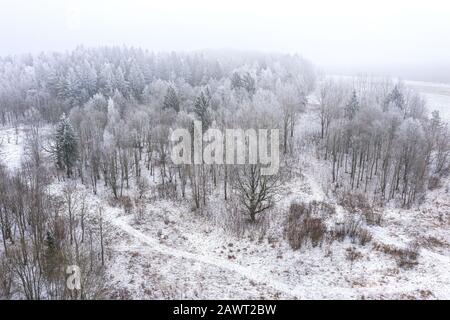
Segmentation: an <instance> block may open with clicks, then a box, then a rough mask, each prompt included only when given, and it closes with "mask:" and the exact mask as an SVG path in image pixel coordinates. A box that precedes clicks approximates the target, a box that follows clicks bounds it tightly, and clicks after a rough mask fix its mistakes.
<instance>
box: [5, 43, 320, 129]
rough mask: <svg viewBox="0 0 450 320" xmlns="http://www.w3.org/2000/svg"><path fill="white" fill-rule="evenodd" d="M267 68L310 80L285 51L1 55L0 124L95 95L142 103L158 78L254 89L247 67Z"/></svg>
mask: <svg viewBox="0 0 450 320" xmlns="http://www.w3.org/2000/svg"><path fill="white" fill-rule="evenodd" d="M278 69H279V70H278ZM267 70H276V72H277V73H280V72H281V73H286V70H289V72H290V73H291V74H301V75H302V76H303V77H304V78H305V79H304V80H306V83H307V85H308V86H312V85H313V84H314V77H315V75H314V71H313V67H312V66H311V64H310V63H308V62H307V61H306V60H304V59H302V58H301V57H298V56H290V55H264V54H259V53H251V52H248V53H242V52H241V53H238V52H215V51H204V52H196V53H152V52H148V51H144V50H142V49H136V48H127V47H103V48H94V49H89V48H84V47H79V48H77V49H76V50H74V51H72V52H66V53H42V54H39V55H23V56H13V57H4V58H0V123H2V124H6V123H11V122H15V121H20V120H24V119H27V118H30V117H31V116H34V117H40V118H42V119H43V120H45V121H52V122H55V121H57V120H58V119H59V117H60V115H61V114H62V113H63V112H65V113H69V112H70V109H71V108H73V107H76V106H83V105H84V104H85V103H87V102H88V101H89V100H90V99H91V98H93V97H94V96H95V95H97V94H99V95H102V96H103V97H105V98H106V99H108V98H109V97H113V96H115V97H116V99H119V98H120V99H124V100H126V101H129V102H131V103H134V104H140V103H145V102H148V100H149V98H150V96H151V95H152V92H153V91H154V90H155V88H154V87H155V86H158V81H163V82H171V83H176V86H177V87H178V88H181V87H190V88H194V87H198V86H204V85H207V84H210V83H212V82H215V81H220V80H222V79H223V78H230V79H232V84H233V86H235V87H241V86H242V87H247V89H249V90H254V89H255V83H253V82H254V81H255V74H251V72H257V73H260V72H264V71H267ZM233 73H234V75H233ZM251 86H253V88H251ZM309 89H312V88H309Z"/></svg>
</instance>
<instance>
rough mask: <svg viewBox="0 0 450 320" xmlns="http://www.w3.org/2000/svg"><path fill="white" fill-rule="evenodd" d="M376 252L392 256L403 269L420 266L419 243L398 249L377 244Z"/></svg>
mask: <svg viewBox="0 0 450 320" xmlns="http://www.w3.org/2000/svg"><path fill="white" fill-rule="evenodd" d="M374 248H375V250H378V251H381V252H383V253H385V254H388V255H391V256H392V257H394V259H395V260H396V261H397V265H398V266H399V267H401V268H405V269H409V268H412V267H414V266H415V265H417V264H418V261H417V260H418V258H419V249H420V246H419V244H418V243H417V242H413V243H410V244H409V245H408V246H407V247H406V248H398V247H395V246H392V245H387V244H376V245H375V246H374Z"/></svg>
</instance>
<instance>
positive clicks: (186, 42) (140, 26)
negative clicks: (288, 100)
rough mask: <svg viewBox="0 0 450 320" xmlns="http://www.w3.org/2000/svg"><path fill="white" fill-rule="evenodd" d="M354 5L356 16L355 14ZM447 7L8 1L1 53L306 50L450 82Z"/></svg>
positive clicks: (366, 67)
mask: <svg viewBox="0 0 450 320" xmlns="http://www.w3.org/2000/svg"><path fill="white" fill-rule="evenodd" d="M350 9H351V10H350ZM449 9H450V7H449V6H448V5H446V4H445V2H442V1H431V2H430V1H428V2H426V3H425V2H423V1H398V2H396V3H389V2H388V1H382V2H381V3H380V2H377V3H376V4H375V3H361V2H359V1H351V0H347V1H344V2H343V3H334V2H332V1H326V0H322V1H318V2H315V3H304V2H290V1H281V2H280V3H279V5H277V6H276V7H273V6H271V5H270V2H265V1H262V2H260V1H247V2H245V3H240V2H239V1H229V2H227V4H225V3H212V2H209V1H202V0H195V1H189V2H186V3H185V2H182V1H176V0H172V1H165V2H164V3H159V2H152V3H146V2H143V1H131V2H129V3H127V5H125V4H123V3H120V1H96V2H92V1H91V2H90V1H85V0H70V1H53V0H41V1H35V2H32V3H29V2H28V1H26V2H25V1H23V0H22V1H16V2H15V3H13V4H8V5H4V6H3V8H2V11H1V13H0V18H1V19H0V21H1V22H0V27H1V28H2V29H3V30H11V32H2V33H0V41H1V42H2V44H3V45H2V47H1V48H0V56H2V57H5V56H9V55H21V54H27V53H32V54H38V53H40V52H53V51H55V52H64V51H71V50H73V49H75V48H76V47H77V46H79V45H83V46H85V47H98V46H122V45H125V46H128V47H139V48H142V49H145V50H149V51H155V52H172V51H176V52H178V51H183V52H186V51H187V52H192V51H201V50H209V49H212V50H223V49H226V50H239V51H258V52H265V53H285V54H299V55H301V56H303V57H304V58H306V59H309V60H311V61H312V62H313V63H314V64H315V65H316V66H317V67H318V68H320V69H322V70H323V71H324V72H325V73H327V74H343V75H354V74H361V73H363V74H371V75H377V76H392V77H400V78H404V79H408V80H422V81H435V82H450V76H449V75H448V74H447V72H446V71H445V70H448V68H449V67H450V62H449V60H448V57H449V56H450V45H449V44H448V41H443V39H445V37H446V35H447V34H448V32H450V22H449V21H448V19H447V17H448V16H449V15H450V10H449Z"/></svg>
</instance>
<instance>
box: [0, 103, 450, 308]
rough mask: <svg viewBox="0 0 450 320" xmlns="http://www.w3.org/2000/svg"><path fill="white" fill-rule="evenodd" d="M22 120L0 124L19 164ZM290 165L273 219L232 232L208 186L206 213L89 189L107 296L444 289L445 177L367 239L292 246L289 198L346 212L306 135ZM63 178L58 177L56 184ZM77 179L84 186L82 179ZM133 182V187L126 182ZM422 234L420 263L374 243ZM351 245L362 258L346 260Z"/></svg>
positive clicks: (310, 116)
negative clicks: (100, 213) (402, 261)
mask: <svg viewBox="0 0 450 320" xmlns="http://www.w3.org/2000/svg"><path fill="white" fill-rule="evenodd" d="M314 108H315V107H314V106H311V107H310V110H309V112H308V113H306V114H304V115H302V118H301V120H300V121H299V124H298V126H299V128H301V129H299V130H298V132H297V133H296V134H297V135H302V134H305V137H306V136H307V135H306V133H307V132H308V131H314V130H317V116H316V114H314ZM24 132H25V131H24V130H23V129H20V130H18V134H16V131H15V129H14V128H0V137H1V138H0V141H2V142H1V143H0V155H1V160H2V162H4V163H5V164H6V165H7V166H8V168H10V169H11V170H15V169H17V168H18V167H19V165H20V159H21V157H22V155H23V153H24V151H23V150H24V148H23V138H24ZM299 148H300V150H302V149H301V148H305V152H303V153H301V155H300V157H299V159H298V162H297V163H296V164H295V165H294V166H293V172H294V176H293V177H292V179H291V180H290V181H289V183H288V184H287V185H286V186H285V188H284V189H283V190H284V191H283V193H282V195H281V196H280V199H279V200H280V201H279V202H278V204H277V206H276V208H274V210H273V211H272V212H271V213H270V217H269V218H268V219H269V220H270V221H271V224H270V226H265V227H264V226H261V227H260V228H256V229H254V230H253V232H245V233H243V234H240V235H239V236H237V235H236V234H235V233H233V232H231V231H230V230H228V229H227V228H225V227H224V220H225V217H226V216H227V214H228V211H227V210H228V209H227V205H226V204H225V202H224V201H223V200H221V198H222V197H221V195H219V194H212V195H211V196H210V201H209V203H210V204H209V210H207V211H208V213H207V214H204V215H201V214H199V213H197V212H194V211H192V209H191V204H190V203H189V202H188V201H185V200H181V199H180V200H177V201H175V202H174V201H168V200H155V199H152V198H151V197H149V199H148V200H147V202H146V210H145V215H144V217H143V219H141V220H137V219H136V217H135V215H134V214H128V215H127V214H125V212H124V210H123V209H121V208H120V207H114V206H113V205H112V204H111V201H110V194H109V192H108V191H107V190H101V187H100V190H99V195H98V196H94V195H93V194H92V193H91V192H90V190H88V189H85V190H82V191H81V192H84V193H86V195H87V196H88V197H89V199H90V204H91V205H92V206H95V205H99V204H101V205H102V206H103V207H104V208H105V209H106V210H105V212H106V218H107V221H108V223H109V236H108V238H109V239H110V240H109V241H110V245H111V251H110V252H109V263H108V270H107V273H108V281H109V287H110V288H111V290H110V292H109V297H110V298H113V299H216V298H217V299H363V298H364V299H393V298H395V299H449V298H450V271H449V270H450V232H449V231H450V192H449V189H450V181H449V180H447V181H443V186H442V187H441V188H440V189H436V190H434V191H432V192H430V193H429V194H428V195H427V198H426V200H425V202H424V203H423V204H422V205H420V206H418V207H415V208H412V209H409V210H405V209H392V208H387V209H385V210H384V212H383V213H382V215H383V221H382V223H381V225H380V226H368V227H367V228H368V230H369V231H370V233H371V234H372V235H373V240H372V241H371V242H370V243H368V244H366V245H365V246H361V245H359V244H354V243H352V242H351V241H350V240H345V241H343V242H332V243H324V244H323V245H322V246H321V247H320V246H319V247H315V248H312V247H311V246H305V247H302V248H301V249H300V250H298V251H293V250H292V249H291V248H290V246H289V245H288V243H287V241H286V240H285V239H284V237H283V231H282V225H283V221H284V220H285V218H286V215H287V212H288V207H289V205H290V204H291V202H292V201H303V202H309V201H312V200H318V201H326V202H328V203H330V204H331V205H333V206H334V207H335V209H336V214H335V215H334V216H332V217H329V219H328V221H327V222H328V223H330V224H333V223H335V222H336V221H338V220H342V219H343V217H345V216H348V215H349V213H348V212H346V211H345V209H344V208H342V207H340V206H338V205H337V204H336V203H335V201H334V200H333V199H332V198H331V196H329V194H328V192H327V190H326V189H327V188H326V183H324V181H326V179H325V178H324V176H325V175H326V170H327V167H326V164H324V163H322V162H320V161H317V160H316V159H315V157H314V155H312V154H311V153H310V152H307V145H304V146H299ZM62 184H63V182H59V183H57V182H55V184H54V185H53V186H52V191H53V192H58V190H60V188H61V187H62ZM80 188H81V189H83V187H80ZM130 192H131V191H130ZM413 241H417V242H418V243H420V251H419V258H418V264H417V265H416V266H414V267H412V268H408V269H405V268H402V267H399V266H398V264H397V261H396V258H395V257H394V256H392V255H391V254H389V253H386V252H385V251H383V250H380V248H382V247H383V245H388V246H391V247H394V248H404V247H406V246H407V245H408V244H409V243H411V242H413ZM349 250H353V251H355V252H357V253H359V254H358V257H359V258H358V259H356V260H355V261H349V259H348V252H349Z"/></svg>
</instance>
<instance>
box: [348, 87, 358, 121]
mask: <svg viewBox="0 0 450 320" xmlns="http://www.w3.org/2000/svg"><path fill="white" fill-rule="evenodd" d="M358 111H359V102H358V98H357V96H356V91H355V90H353V94H352V97H351V98H350V101H349V102H348V103H347V105H346V106H345V117H346V118H347V119H349V120H353V118H354V117H355V115H356V113H357V112H358Z"/></svg>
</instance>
